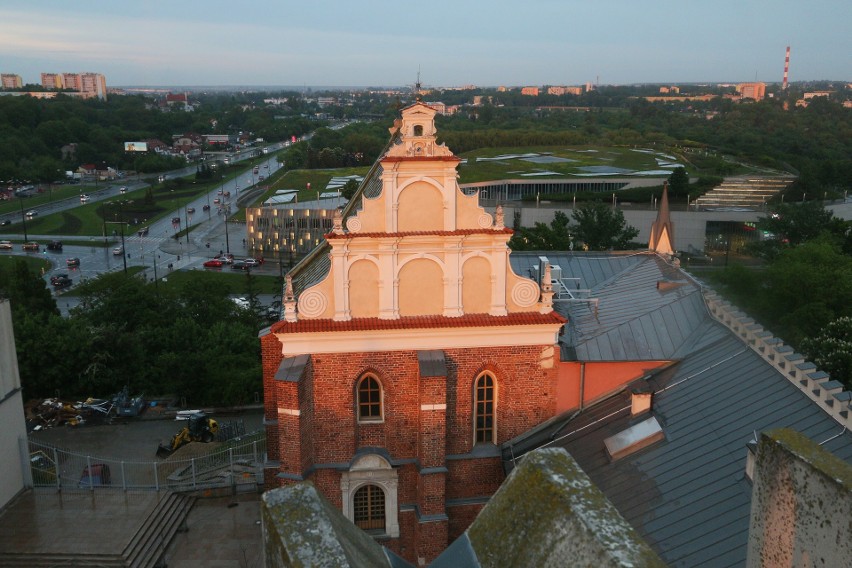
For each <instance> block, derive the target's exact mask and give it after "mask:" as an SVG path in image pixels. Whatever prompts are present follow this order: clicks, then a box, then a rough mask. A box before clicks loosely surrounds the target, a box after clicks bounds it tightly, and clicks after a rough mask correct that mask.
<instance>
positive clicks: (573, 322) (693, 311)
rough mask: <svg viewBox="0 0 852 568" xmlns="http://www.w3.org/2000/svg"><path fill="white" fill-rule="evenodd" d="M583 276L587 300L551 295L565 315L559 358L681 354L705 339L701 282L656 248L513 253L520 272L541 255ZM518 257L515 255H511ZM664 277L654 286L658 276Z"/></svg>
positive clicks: (566, 274)
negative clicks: (567, 300) (647, 250)
mask: <svg viewBox="0 0 852 568" xmlns="http://www.w3.org/2000/svg"><path fill="white" fill-rule="evenodd" d="M540 255H544V256H547V258H548V260H549V261H550V263H551V265H558V266H559V267H560V268H561V269H562V276H563V278H580V288H583V289H589V290H590V291H591V292H590V297H591V298H596V299H597V301H598V304H597V309H595V307H594V305H593V304H591V303H585V302H570V303H565V302H560V301H558V300H555V301H554V307H555V309H556V311H558V312H559V313H561V314H562V315H563V316H565V317H567V318H568V324H567V325H566V329H565V333H564V334H563V336H562V337H561V343H562V359H563V360H572V359H577V360H580V361H643V360H660V359H672V358H675V356H676V355H677V356H678V357H682V356H684V355H686V354H687V353H689V351H690V349H692V348H695V347H698V346H700V345H702V344H703V342H702V341H701V336H700V334H699V335H696V332H697V331H699V330H702V329H703V330H704V331H707V328H706V326H704V325H703V324H704V323H705V322H707V321H708V320H709V317H710V316H709V314H708V312H707V309H706V307H705V304H704V299H703V298H702V296H701V288H700V286H699V285H698V284H697V283H695V282H694V281H692V280H690V279H689V278H688V277H687V276H686V275H685V274H684V273H683V272H681V271H680V270H678V269H676V268H675V267H673V266H671V265H669V264H668V263H667V262H666V261H664V260H663V259H662V258H661V257H660V256H658V255H656V254H654V253H632V254H625V253H594V254H592V253H552V252H544V253H532V254H530V253H524V254H517V253H513V254H512V255H511V257H510V258H511V259H512V266H513V267H514V268H515V271H516V272H517V273H519V274H521V275H525V276H526V275H535V274H537V271H536V270H535V268H533V267H534V266H536V265H538V263H539V256H540ZM516 256H517V257H518V258H515V257H516ZM660 282H662V283H664V284H663V285H662V286H659V287H658V283H660Z"/></svg>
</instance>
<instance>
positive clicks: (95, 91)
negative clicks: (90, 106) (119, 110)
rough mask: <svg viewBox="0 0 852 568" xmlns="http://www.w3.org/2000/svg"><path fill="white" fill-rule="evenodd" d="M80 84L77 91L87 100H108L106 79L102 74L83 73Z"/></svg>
mask: <svg viewBox="0 0 852 568" xmlns="http://www.w3.org/2000/svg"><path fill="white" fill-rule="evenodd" d="M79 77H80V84H79V86H78V87H77V90H78V91H80V92H81V93H83V96H85V97H86V98H89V97H97V98H99V99H103V100H106V98H107V89H106V78H105V77H104V76H103V75H101V74H100V73H81V74H80V75H79Z"/></svg>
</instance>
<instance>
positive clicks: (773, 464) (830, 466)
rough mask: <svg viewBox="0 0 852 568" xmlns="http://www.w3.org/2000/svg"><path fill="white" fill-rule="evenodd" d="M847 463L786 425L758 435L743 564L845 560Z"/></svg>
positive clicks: (849, 541) (849, 536)
mask: <svg viewBox="0 0 852 568" xmlns="http://www.w3.org/2000/svg"><path fill="white" fill-rule="evenodd" d="M850 510H852V466H850V465H849V464H847V463H846V462H844V461H842V460H840V459H838V458H836V457H835V456H834V455H832V454H830V453H829V452H827V451H825V450H823V449H822V448H821V447H820V446H819V445H817V444H816V443H814V442H813V441H811V440H810V439H809V438H807V437H806V436H804V435H802V434H799V433H798V432H794V431H793V430H788V429H779V430H770V431H769V432H765V433H763V434H762V435H761V438H760V443H759V445H758V451H757V462H756V467H755V475H754V488H753V491H752V499H751V522H750V528H749V542H748V556H747V561H746V566H747V567H748V568H757V567H762V566H849V559H850V558H852V522H850V517H849V511H850Z"/></svg>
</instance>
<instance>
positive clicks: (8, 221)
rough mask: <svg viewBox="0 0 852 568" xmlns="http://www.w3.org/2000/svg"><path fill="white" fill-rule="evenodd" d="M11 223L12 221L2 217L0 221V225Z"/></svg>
mask: <svg viewBox="0 0 852 568" xmlns="http://www.w3.org/2000/svg"><path fill="white" fill-rule="evenodd" d="M11 224H12V221H10V220H9V219H3V220H2V221H0V227H5V226H6V225H11Z"/></svg>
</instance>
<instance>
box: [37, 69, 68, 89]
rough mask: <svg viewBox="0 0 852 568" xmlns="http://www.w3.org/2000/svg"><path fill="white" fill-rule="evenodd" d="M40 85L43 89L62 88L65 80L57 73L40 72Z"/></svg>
mask: <svg viewBox="0 0 852 568" xmlns="http://www.w3.org/2000/svg"><path fill="white" fill-rule="evenodd" d="M41 86H42V87H44V88H45V89H64V88H65V81H64V80H63V76H62V75H61V74H59V73H42V74H41Z"/></svg>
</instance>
